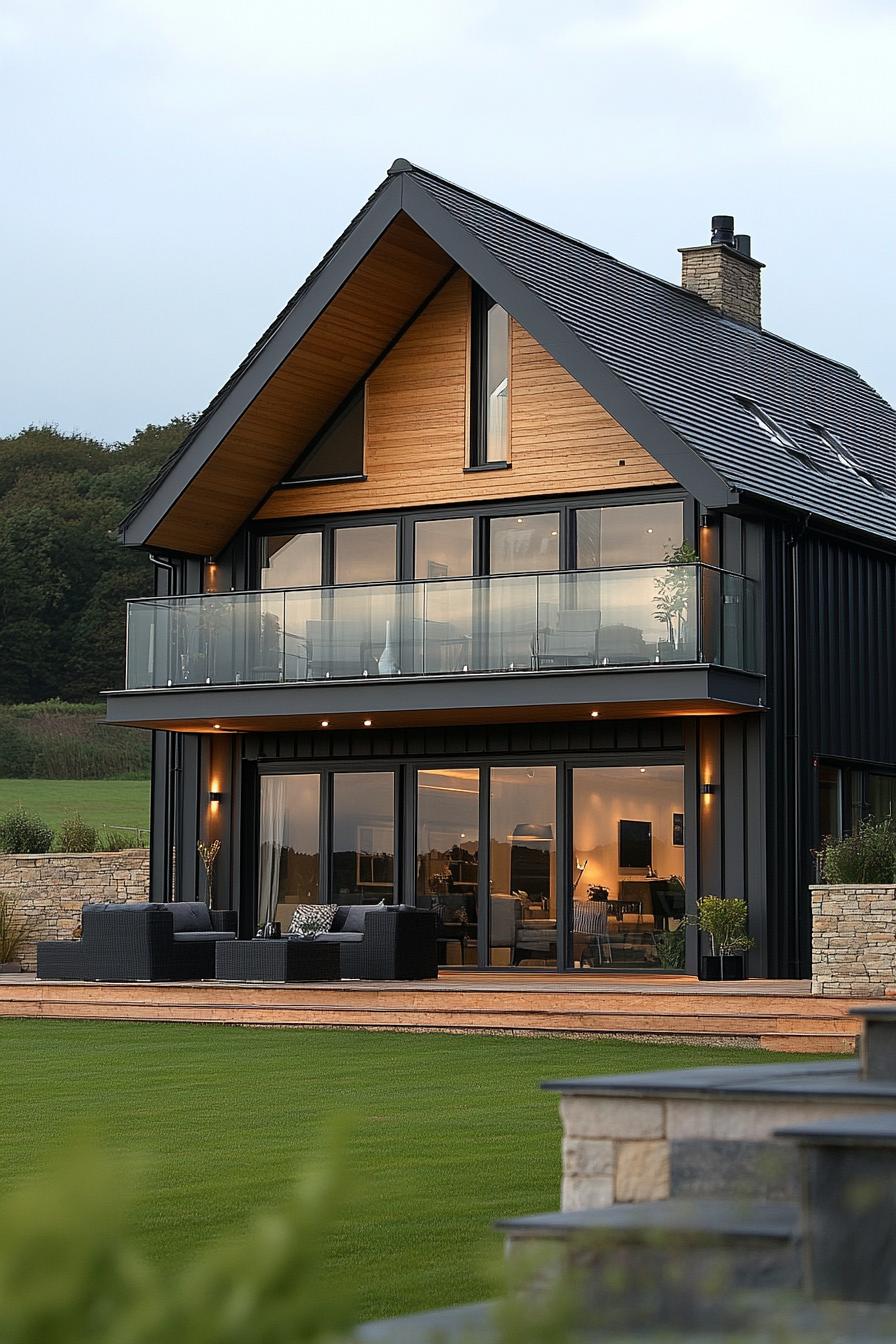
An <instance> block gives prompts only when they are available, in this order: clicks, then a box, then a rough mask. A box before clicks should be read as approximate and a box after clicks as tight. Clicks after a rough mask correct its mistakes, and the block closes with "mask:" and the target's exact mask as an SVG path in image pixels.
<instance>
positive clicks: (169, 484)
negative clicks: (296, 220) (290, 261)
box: [121, 177, 402, 546]
mask: <svg viewBox="0 0 896 1344" xmlns="http://www.w3.org/2000/svg"><path fill="white" fill-rule="evenodd" d="M401 183H402V179H401V178H400V177H395V178H393V179H392V180H391V181H390V182H389V183H388V184H387V185H386V186H385V187H384V188H383V190H382V193H381V195H380V196H379V198H378V199H377V200H375V201H374V202H373V204H372V205H371V207H370V209H369V210H368V211H367V212H366V213H365V214H364V216H363V217H362V218H361V219H360V220H359V221H358V223H357V224H356V225H355V227H354V228H353V229H352V230H351V231H350V233H349V234H348V235H347V237H346V238H345V240H344V242H343V243H342V246H341V247H340V248H339V249H338V251H337V252H336V253H335V255H334V256H332V257H331V258H330V260H329V261H328V262H327V264H326V265H325V266H324V268H323V270H322V271H321V272H320V274H319V275H317V276H315V277H314V280H313V283H311V284H310V285H309V286H308V289H307V291H306V293H305V294H303V295H302V297H301V298H300V299H299V301H298V302H297V303H296V305H295V307H293V308H292V309H290V311H289V312H288V313H287V315H286V316H285V318H284V319H283V321H282V322H281V324H280V325H279V327H277V329H276V330H275V331H274V332H272V334H271V336H270V338H269V339H268V340H267V341H266V342H265V344H264V345H263V346H262V348H261V349H260V350H259V351H258V353H257V354H256V355H255V357H254V359H252V361H251V363H250V364H249V365H248V366H247V368H245V369H244V370H243V372H242V373H241V374H240V376H239V378H238V379H237V381H236V383H235V384H234V386H233V387H232V388H231V389H230V390H229V391H228V392H227V395H226V396H225V397H224V398H223V399H222V400H221V402H220V403H219V405H217V406H215V407H214V409H213V410H212V411H211V413H210V414H209V416H208V419H207V420H205V422H204V423H203V424H201V425H200V426H199V428H198V433H196V435H195V438H194V439H193V441H192V442H191V443H190V444H189V446H188V447H187V449H186V450H185V451H184V452H183V453H182V455H181V456H180V457H179V458H178V460H177V461H176V462H175V463H174V464H173V465H172V467H171V469H170V471H168V473H167V474H166V475H165V477H164V478H163V479H162V480H161V481H160V482H159V484H158V487H157V488H156V489H155V490H154V491H153V493H152V494H151V495H150V496H149V498H148V499H147V500H146V501H145V503H144V504H143V506H142V507H141V508H140V509H139V510H138V511H137V512H136V513H135V514H134V515H133V516H132V517H130V518H128V519H127V521H126V523H125V525H124V527H123V528H122V531H121V540H122V541H123V542H124V544H125V545H126V546H143V545H145V544H146V542H147V540H148V539H149V537H150V536H151V535H152V533H153V531H154V530H155V528H157V527H158V526H159V524H160V523H161V522H162V520H163V518H164V517H165V515H166V514H167V513H168V512H169V510H170V509H171V508H173V506H174V505H175V503H176V502H177V500H178V499H179V498H180V496H181V495H182V494H183V492H184V491H185V490H186V489H187V487H188V486H189V484H190V482H191V481H192V480H193V478H194V477H195V476H196V474H197V473H198V472H199V471H200V470H201V469H202V467H203V466H205V464H206V462H207V461H208V460H209V458H210V457H211V456H212V454H213V453H214V451H215V449H216V448H217V447H218V445H219V444H220V443H221V441H222V439H224V437H225V436H226V435H227V434H229V433H230V431H231V429H233V427H234V425H235V424H236V423H237V421H238V420H239V419H240V417H241V416H242V415H244V414H245V412H246V410H247V409H248V408H249V406H250V405H251V403H252V402H253V401H254V400H255V398H256V397H257V396H258V394H259V392H261V390H262V389H263V388H264V386H265V384H266V383H267V382H268V381H269V380H270V379H271V378H272V377H273V375H274V374H275V373H276V372H277V369H278V368H279V367H280V365H281V364H282V363H283V361H284V359H286V357H287V356H288V355H289V353H290V351H291V350H292V349H293V348H294V346H295V345H296V344H297V343H298V342H299V341H300V340H301V339H302V337H303V336H304V335H305V333H306V332H307V331H308V329H309V328H310V327H311V326H312V325H313V323H314V322H316V321H317V319H318V317H319V316H320V315H321V313H322V312H323V310H324V309H325V308H326V307H327V305H328V304H329V303H330V302H331V301H332V300H333V299H334V298H335V296H336V294H337V293H338V292H339V290H340V289H341V288H342V286H343V285H344V284H345V282H346V281H347V280H348V279H349V277H350V276H351V275H352V273H353V272H354V271H355V270H356V269H357V267H358V266H359V265H360V263H361V262H362V261H363V260H364V257H365V256H366V255H367V253H368V252H369V251H370V249H371V248H372V247H374V246H375V245H376V243H377V241H378V240H379V238H380V237H381V236H382V234H383V233H384V232H385V230H386V229H387V228H388V226H389V225H390V224H391V223H392V221H393V220H394V219H395V218H396V216H397V215H399V214H400V213H401V195H402V190H401ZM250 507H251V506H250Z"/></svg>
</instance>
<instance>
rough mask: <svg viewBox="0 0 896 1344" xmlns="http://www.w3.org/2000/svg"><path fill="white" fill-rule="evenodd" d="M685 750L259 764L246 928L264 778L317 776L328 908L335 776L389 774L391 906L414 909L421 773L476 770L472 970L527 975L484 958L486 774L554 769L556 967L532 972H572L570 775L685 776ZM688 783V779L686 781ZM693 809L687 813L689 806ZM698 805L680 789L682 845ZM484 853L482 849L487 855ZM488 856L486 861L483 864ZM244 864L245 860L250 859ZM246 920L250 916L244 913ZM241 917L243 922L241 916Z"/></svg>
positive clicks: (687, 855) (250, 811) (689, 873)
mask: <svg viewBox="0 0 896 1344" xmlns="http://www.w3.org/2000/svg"><path fill="white" fill-rule="evenodd" d="M686 758H687V750H681V749H672V750H668V751H664V750H661V749H651V750H646V751H636V750H631V751H612V752H609V751H608V752H587V753H582V754H581V755H579V754H578V753H576V754H575V755H572V754H570V753H566V752H561V753H557V754H554V755H550V754H546V753H544V752H533V753H529V754H521V753H518V752H514V753H508V754H507V755H506V756H502V755H497V754H495V753H479V752H477V753H470V754H468V755H463V754H461V755H458V754H457V753H452V754H448V755H446V756H445V757H444V758H434V757H420V756H407V757H401V758H396V757H388V758H371V759H370V760H368V761H363V762H362V761H358V760H355V761H345V762H332V761H329V760H328V761H326V762H324V761H321V762H317V761H315V760H313V759H307V758H304V759H300V760H287V759H278V760H276V761H260V762H258V763H257V765H256V766H255V769H254V771H253V774H254V780H253V784H254V788H253V790H252V794H253V796H252V798H251V799H250V805H249V807H248V808H247V809H246V815H247V816H248V817H250V818H251V819H252V828H253V829H252V834H253V839H252V844H251V846H247V848H249V849H250V855H251V858H250V860H249V862H248V863H247V865H246V873H247V876H248V875H250V874H251V876H250V881H249V884H248V889H247V900H246V905H247V906H249V905H251V907H252V913H251V919H249V920H248V921H247V922H248V923H251V924H252V927H253V928H254V919H255V911H256V910H257V891H258V827H259V820H260V807H259V797H260V790H261V779H262V777H263V776H264V775H299V774H302V775H307V774H316V775H320V776H321V790H320V802H321V806H320V845H321V853H320V893H321V896H322V897H323V896H324V895H326V897H327V903H330V904H332V903H333V902H332V899H331V898H332V892H331V890H330V888H331V862H330V848H331V844H332V824H333V808H332V798H333V792H332V778H333V776H334V775H336V774H369V773H375V774H388V773H391V774H392V775H393V779H394V819H395V821H394V824H395V836H394V846H395V863H396V873H395V881H394V885H393V893H394V894H393V901H395V902H397V903H403V904H406V905H415V904H416V900H417V894H416V885H417V884H416V871H417V775H418V772H419V771H420V770H432V769H442V770H452V769H455V770H456V769H471V768H473V769H477V770H478V771H479V854H480V863H479V892H478V902H479V904H478V921H477V922H478V929H477V933H478V937H477V952H478V958H477V966H476V967H475V968H474V967H471V968H470V969H478V970H490V971H501V972H503V971H505V970H507V971H510V970H513V971H515V972H517V973H521V972H525V970H526V969H527V968H521V967H501V966H491V965H489V956H490V952H491V935H490V913H491V909H490V900H489V896H490V891H489V871H490V866H491V865H490V859H489V856H488V847H490V844H491V809H490V792H491V790H490V778H491V776H490V771H491V767H492V766H502V767H510V766H522V767H524V768H525V767H530V766H552V767H554V768H555V771H556V776H555V789H556V792H555V797H556V804H555V805H556V809H557V811H556V824H557V856H556V871H557V964H556V966H555V967H547V968H545V967H539V968H537V972H535V968H533V972H535V973H538V974H541V975H544V974H545V973H551V972H553V971H555V970H556V971H558V972H559V971H571V970H573V969H574V968H573V966H572V965H571V963H570V958H569V955H568V954H569V919H570V915H571V910H570V909H569V905H570V902H569V900H568V899H565V898H563V897H561V893H564V892H565V893H571V891H572V771H573V770H574V769H582V768H585V769H588V768H595V767H608V768H612V767H619V766H632V765H638V766H647V767H648V768H649V767H650V766H651V765H679V766H682V767H684V768H685V770H686V768H687V759H686ZM685 778H686V777H685ZM689 804H690V806H689ZM694 806H695V804H694V803H693V802H692V801H691V795H690V793H689V791H688V790H687V787H686V785H685V790H684V813H685V837H686V840H687V838H688V837H689V836H690V837H691V838H692V839H693V838H694V837H696V835H697V830H698V820H699V818H698V817H696V816H693V815H689V812H691V813H692V812H693V808H694ZM483 846H486V848H485V849H484V848H483ZM484 856H485V857H484ZM247 857H248V856H247ZM683 858H684V867H685V872H684V882H685V889H686V890H687V891H688V892H690V890H691V884H692V882H695V881H697V876H698V871H699V869H698V866H697V864H698V859H697V854H696V849H695V847H694V845H693V844H688V843H686V845H685V848H684V851H683ZM245 914H248V910H247V911H246V912H245ZM244 917H245V915H244ZM594 971H595V972H596V973H597V974H600V971H599V969H598V968H594ZM579 973H580V974H590V973H592V972H591V971H588V972H579Z"/></svg>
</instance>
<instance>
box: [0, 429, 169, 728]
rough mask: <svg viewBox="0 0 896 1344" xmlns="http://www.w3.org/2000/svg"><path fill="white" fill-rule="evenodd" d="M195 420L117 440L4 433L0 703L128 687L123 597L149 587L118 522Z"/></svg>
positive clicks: (148, 574)
mask: <svg viewBox="0 0 896 1344" xmlns="http://www.w3.org/2000/svg"><path fill="white" fill-rule="evenodd" d="M193 422H194V418H193V417H191V416H179V417H177V418H176V419H174V420H171V421H169V423H168V424H166V425H147V426H146V427H145V428H144V429H141V430H138V431H137V432H136V433H135V434H134V436H133V438H132V439H130V440H129V441H128V442H127V443H116V444H108V443H102V442H100V441H99V440H98V439H92V438H87V437H85V436H84V435H81V434H64V433H62V432H61V431H60V430H59V429H57V428H56V427H54V426H52V425H41V426H37V425H32V426H29V427H28V428H27V429H23V430H21V431H20V433H18V434H14V435H10V436H7V437H5V438H0V649H2V657H0V704H17V703H22V702H33V701H41V700H48V699H53V698H58V699H60V700H63V701H75V702H85V701H95V700H96V699H97V697H98V694H99V692H100V691H102V690H109V689H113V688H115V687H120V686H123V685H124V680H123V678H124V647H125V600H126V599H127V598H129V597H145V596H148V595H149V594H151V592H152V566H151V564H150V562H149V559H148V557H147V555H146V553H145V552H143V551H134V550H130V549H127V548H125V547H124V546H122V545H121V543H120V542H119V541H118V539H117V530H118V524H119V523H120V522H121V520H122V518H123V517H124V516H125V514H126V513H127V512H128V510H129V509H130V508H131V507H132V506H133V504H134V503H135V501H136V500H137V498H138V496H139V495H140V493H141V492H142V491H143V490H144V488H145V487H146V486H147V485H148V484H149V482H150V481H151V480H152V479H153V477H154V476H155V474H156V472H157V471H158V470H159V467H160V466H161V465H162V463H163V462H164V461H165V459H166V458H167V457H168V456H169V455H170V454H171V453H172V452H173V451H174V449H175V448H176V447H177V446H178V444H179V443H180V442H181V440H182V439H183V438H184V436H185V434H186V433H187V431H188V430H189V429H190V427H191V425H192V424H193Z"/></svg>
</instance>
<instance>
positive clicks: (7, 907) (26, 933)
mask: <svg viewBox="0 0 896 1344" xmlns="http://www.w3.org/2000/svg"><path fill="white" fill-rule="evenodd" d="M19 904H20V903H19V898H18V896H16V894H15V892H13V891H0V965H2V964H3V962H6V961H18V958H19V953H20V952H21V950H22V947H23V946H24V944H25V943H27V942H28V939H29V938H30V936H31V933H32V931H33V920H31V919H29V918H28V916H27V915H22V914H20V912H19Z"/></svg>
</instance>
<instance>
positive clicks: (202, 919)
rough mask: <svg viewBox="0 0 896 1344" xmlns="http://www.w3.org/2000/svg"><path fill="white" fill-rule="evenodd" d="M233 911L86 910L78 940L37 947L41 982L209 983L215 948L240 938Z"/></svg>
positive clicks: (198, 906) (148, 905)
mask: <svg viewBox="0 0 896 1344" xmlns="http://www.w3.org/2000/svg"><path fill="white" fill-rule="evenodd" d="M236 927H237V915H236V911H233V910H209V908H208V906H207V905H205V904H204V903H203V902H202V901H177V902H172V903H166V904H162V903H160V902H158V901H147V902H140V903H137V902H134V903H132V904H128V905H113V904H111V903H107V904H102V905H85V906H84V907H83V909H82V911H81V937H80V939H79V940H77V941H71V942H53V943H38V945H37V977H38V979H39V980H108V981H131V980H207V979H209V980H210V979H214V975H215V944H216V943H217V942H220V941H221V940H222V939H228V938H235V937H236Z"/></svg>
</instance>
